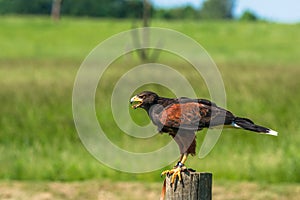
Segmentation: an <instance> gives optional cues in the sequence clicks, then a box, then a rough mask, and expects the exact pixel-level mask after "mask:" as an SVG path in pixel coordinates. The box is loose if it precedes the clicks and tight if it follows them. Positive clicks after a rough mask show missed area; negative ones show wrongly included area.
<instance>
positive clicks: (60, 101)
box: [0, 17, 300, 182]
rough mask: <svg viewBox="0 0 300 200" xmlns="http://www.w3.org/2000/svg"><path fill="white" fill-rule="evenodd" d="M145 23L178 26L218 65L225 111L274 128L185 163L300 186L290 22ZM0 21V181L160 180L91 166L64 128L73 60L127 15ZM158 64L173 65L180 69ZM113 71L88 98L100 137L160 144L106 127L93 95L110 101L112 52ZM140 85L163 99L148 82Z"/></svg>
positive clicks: (232, 134)
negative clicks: (93, 105)
mask: <svg viewBox="0 0 300 200" xmlns="http://www.w3.org/2000/svg"><path fill="white" fill-rule="evenodd" d="M152 25H153V26H159V27H165V28H172V29H175V30H178V31H181V32H183V33H185V34H187V35H189V36H191V37H192V38H194V39H195V40H197V41H198V42H199V43H200V44H202V45H203V46H204V47H205V48H206V49H207V50H208V52H209V53H210V54H211V56H212V57H213V59H214V60H215V61H216V62H217V63H218V66H219V69H220V71H221V73H222V76H223V79H224V84H225V87H226V92H227V102H228V106H227V107H228V109H230V110H231V111H233V112H234V113H235V114H236V115H238V116H247V117H249V118H251V119H253V120H254V121H255V122H257V123H259V124H261V125H266V126H268V127H271V128H273V129H275V130H277V131H278V132H279V137H277V138H275V137H269V136H262V135H256V134H251V133H249V132H245V131H240V130H225V131H223V134H222V136H221V138H220V140H219V141H218V143H217V145H216V146H215V148H214V149H213V151H212V152H211V153H210V154H209V155H208V156H207V157H206V158H205V159H199V158H197V156H195V157H193V158H192V157H191V158H189V160H188V163H187V164H188V166H190V167H192V168H195V169H197V170H199V171H211V172H213V173H214V176H215V178H216V179H231V180H259V181H267V182H281V181H291V182H300V173H299V172H298V171H299V170H298V169H299V168H300V155H299V151H298V150H299V148H298V146H299V144H300V136H299V132H300V126H299V123H298V118H299V116H300V105H299V101H300V94H299V92H298V87H299V84H300V81H299V78H298V77H299V75H300V68H299V67H298V65H299V64H300V60H299V58H298V52H300V47H299V46H298V45H296V44H298V43H299V37H298V35H297V34H298V33H299V31H300V30H299V29H300V26H298V25H280V24H268V23H257V24H251V23H237V22H226V23H223V22H222V23H221V22H189V21H188V22H185V23H182V22H180V21H153V22H152ZM0 26H1V31H0V48H1V51H0V85H1V87H0V102H1V106H0V113H1V118H0V127H1V129H0V155H1V156H0V178H2V179H20V180H66V181H70V180H83V179H96V178H109V179H112V180H120V179H121V180H149V181H155V180H160V177H159V172H152V173H147V174H135V175H132V174H127V173H121V172H118V171H115V170H113V169H110V168H108V167H106V166H105V165H103V164H101V163H99V162H98V161H96V160H95V159H94V158H93V157H92V156H91V155H89V153H88V152H87V151H86V150H85V149H84V147H83V145H82V144H81V142H80V140H79V138H78V136H77V133H76V130H75V128H74V124H73V118H72V108H71V102H72V100H71V96H72V87H73V82H74V79H75V76H76V72H77V69H78V68H79V66H80V63H81V61H82V60H83V59H84V57H85V56H86V55H87V54H88V53H89V51H90V50H91V49H92V48H94V47H95V46H96V45H97V44H98V43H99V42H101V41H103V40H105V39H106V38H107V37H109V36H111V35H113V34H115V33H118V32H120V31H123V30H128V29H130V28H131V22H130V21H126V20H125V21H116V20H95V19H93V20H91V19H75V18H67V19H63V20H62V21H61V22H59V23H53V22H52V21H50V20H48V19H45V18H33V17H25V18H21V17H2V18H1V19H0ZM163 62H166V64H169V65H171V66H174V67H177V68H181V66H182V65H186V63H185V62H174V61H165V60H164V61H163ZM114 67H115V68H116V69H117V70H112V71H111V72H110V73H107V76H106V77H105V80H106V81H105V84H106V85H105V88H107V90H104V94H101V98H100V96H97V99H96V100H97V102H96V106H97V107H98V108H99V109H100V107H101V108H103V107H107V108H108V109H103V111H104V112H101V115H100V116H98V117H99V119H100V120H102V121H101V122H102V123H103V124H104V125H105V126H106V127H107V128H108V129H109V131H108V137H109V138H110V139H111V140H112V141H113V142H115V143H116V144H117V145H119V146H121V147H123V148H129V150H133V151H142V150H145V149H146V150H151V149H155V147H157V146H160V145H163V144H164V143H166V142H168V141H169V140H170V138H169V137H168V136H167V135H158V136H155V137H154V138H151V139H148V140H147V141H143V140H140V141H137V140H133V139H132V138H131V137H129V136H127V135H125V134H123V133H122V131H120V130H119V129H118V128H117V127H116V126H115V123H114V121H113V118H112V116H111V111H110V110H109V106H110V104H109V103H108V102H107V101H105V100H101V99H106V98H107V99H108V98H110V93H109V92H110V88H111V87H112V86H113V84H114V83H115V81H116V80H117V79H118V77H120V76H121V75H122V70H118V69H124V68H125V69H126V67H125V66H124V62H123V60H122V58H121V59H120V62H116V63H114ZM182 71H183V72H182V73H184V74H186V76H187V78H188V79H189V80H190V81H191V82H192V84H193V85H199V89H198V90H197V91H196V92H197V94H198V95H199V97H209V96H208V93H207V91H206V90H205V87H203V86H201V85H202V84H203V83H199V82H197V81H198V79H197V78H196V77H194V76H193V74H192V73H190V71H188V70H187V71H184V70H182ZM148 87H149V88H151V87H155V89H156V90H160V91H161V95H169V93H168V91H167V90H165V89H163V88H159V87H158V86H148ZM103 95H104V96H103ZM125 101H128V100H127V99H125ZM124 109H128V108H124ZM134 114H135V115H137V116H138V119H137V121H139V123H143V121H144V120H145V119H146V115H145V114H144V113H143V112H142V111H135V113H134ZM141 134H142V133H141ZM204 135H205V131H203V132H199V133H198V139H197V140H198V143H199V144H201V141H202V139H203V137H204ZM199 146H200V145H198V148H199ZM131 147H134V148H131ZM130 148H131V149H130ZM161 156H162V157H163V156H164V155H161ZM124 162H126V161H124ZM149 164H151V163H149Z"/></svg>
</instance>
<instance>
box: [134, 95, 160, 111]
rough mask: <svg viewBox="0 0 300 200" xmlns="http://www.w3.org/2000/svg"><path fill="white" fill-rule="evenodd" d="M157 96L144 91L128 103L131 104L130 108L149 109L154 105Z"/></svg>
mask: <svg viewBox="0 0 300 200" xmlns="http://www.w3.org/2000/svg"><path fill="white" fill-rule="evenodd" d="M157 98H158V95H157V94H155V93H154V92H150V91H144V92H141V93H139V94H137V95H135V96H134V97H132V98H131V99H130V103H131V104H133V105H132V108H134V109H136V108H139V107H141V108H149V107H150V106H151V105H153V104H155V103H156V101H157Z"/></svg>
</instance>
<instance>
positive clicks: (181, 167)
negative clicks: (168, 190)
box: [161, 153, 188, 185]
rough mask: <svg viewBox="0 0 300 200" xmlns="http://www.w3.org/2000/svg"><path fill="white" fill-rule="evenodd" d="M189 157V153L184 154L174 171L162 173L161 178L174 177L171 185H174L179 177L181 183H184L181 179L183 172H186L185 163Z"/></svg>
mask: <svg viewBox="0 0 300 200" xmlns="http://www.w3.org/2000/svg"><path fill="white" fill-rule="evenodd" d="M187 157H188V154H187V153H184V154H182V155H181V157H180V160H179V161H178V163H177V164H176V165H175V166H174V168H173V169H170V170H165V171H163V172H162V173H161V176H164V175H167V176H172V178H171V185H172V184H174V182H175V180H176V178H177V177H178V180H179V182H182V179H181V172H183V171H186V170H187V168H186V166H184V163H185V161H186V159H187Z"/></svg>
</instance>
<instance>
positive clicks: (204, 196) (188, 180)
mask: <svg viewBox="0 0 300 200" xmlns="http://www.w3.org/2000/svg"><path fill="white" fill-rule="evenodd" d="M181 175H182V180H183V184H182V183H179V182H177V183H175V184H173V185H172V186H171V185H170V181H171V177H166V200H211V199H212V174H211V173H206V172H205V173H202V172H201V173H200V172H190V173H189V174H186V173H181Z"/></svg>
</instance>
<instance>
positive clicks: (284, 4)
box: [150, 0, 300, 23]
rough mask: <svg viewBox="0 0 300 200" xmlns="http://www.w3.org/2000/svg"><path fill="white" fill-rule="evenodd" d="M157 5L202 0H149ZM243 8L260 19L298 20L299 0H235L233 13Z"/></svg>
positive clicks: (237, 14)
mask: <svg viewBox="0 0 300 200" xmlns="http://www.w3.org/2000/svg"><path fill="white" fill-rule="evenodd" d="M150 1H151V2H152V3H154V5H155V6H157V7H163V8H170V7H175V6H181V5H187V4H188V5H193V6H195V7H200V5H201V4H202V3H203V1H204V0H150ZM245 10H250V11H252V12H254V13H255V14H256V15H257V16H259V17H260V18H262V19H267V20H270V21H275V22H282V23H297V22H300V0H236V5H235V8H234V15H235V16H240V15H241V13H243V12H244V11H245Z"/></svg>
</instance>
